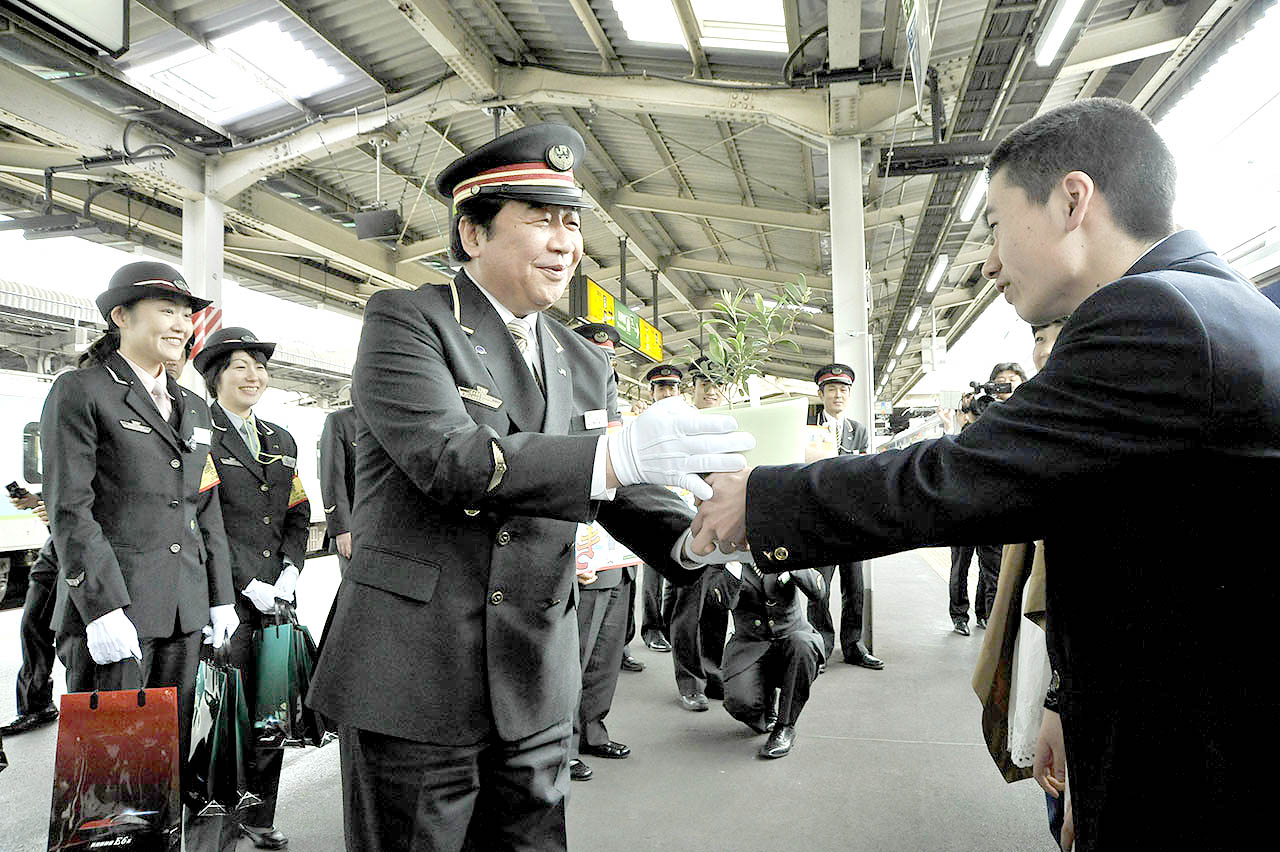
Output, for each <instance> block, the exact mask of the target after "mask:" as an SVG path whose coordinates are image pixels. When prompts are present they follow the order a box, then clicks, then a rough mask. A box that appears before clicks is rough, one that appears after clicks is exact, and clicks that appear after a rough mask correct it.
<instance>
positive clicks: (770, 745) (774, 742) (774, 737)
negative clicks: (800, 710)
mask: <svg viewBox="0 0 1280 852" xmlns="http://www.w3.org/2000/svg"><path fill="white" fill-rule="evenodd" d="M795 741H796V726H795V725H783V726H781V727H778V728H774V729H773V733H771V734H769V739H767V740H765V743H764V745H762V746H760V751H759V752H758V754H759V755H760V756H761V757H763V758H767V759H769V760H772V759H774V758H778V757H786V756H787V755H789V754H791V746H792V744H794V743H795Z"/></svg>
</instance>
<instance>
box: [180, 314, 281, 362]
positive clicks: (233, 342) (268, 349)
mask: <svg viewBox="0 0 1280 852" xmlns="http://www.w3.org/2000/svg"><path fill="white" fill-rule="evenodd" d="M241 349H243V350H244V351H246V352H261V353H262V354H263V355H265V356H267V360H268V361H269V360H271V356H272V355H274V354H275V351H276V345H275V344H274V343H267V342H266V341H265V340H259V339H258V338H257V337H254V334H253V332H252V331H250V330H249V329H247V328H240V327H239V326H234V325H233V326H228V327H227V328H220V329H218V330H217V331H215V332H214V333H213V334H211V335H209V339H208V340H206V341H205V342H204V347H203V348H202V349H201V350H200V351H199V352H197V353H196V357H194V358H192V359H191V363H192V364H194V365H195V368H196V370H197V371H198V372H200V373H203V372H204V371H205V368H207V367H208V366H209V365H210V364H211V363H213V362H214V361H215V360H217V358H218V357H219V356H222V355H227V354H230V353H232V352H236V351H238V350H241Z"/></svg>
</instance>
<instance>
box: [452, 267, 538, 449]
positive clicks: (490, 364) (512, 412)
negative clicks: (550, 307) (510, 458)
mask: <svg viewBox="0 0 1280 852" xmlns="http://www.w3.org/2000/svg"><path fill="white" fill-rule="evenodd" d="M454 282H455V284H456V286H457V289H458V302H459V311H460V314H461V316H460V322H461V323H462V325H463V327H464V328H469V329H471V340H472V342H473V343H474V344H476V348H477V352H476V354H478V355H480V360H481V361H482V362H483V363H484V366H485V369H486V370H488V371H489V375H490V376H492V377H493V382H494V387H493V388H492V389H491V392H492V393H493V395H494V396H496V397H498V398H499V399H501V400H502V401H503V407H504V408H505V409H506V412H507V417H509V418H511V422H512V423H514V424H515V425H516V426H517V427H519V429H520V431H522V432H538V431H541V429H542V421H543V417H544V416H545V413H546V400H544V399H543V398H542V391H540V390H538V383H537V382H536V381H535V380H534V378H533V374H532V373H530V372H529V368H528V366H527V365H526V364H525V362H524V358H523V357H521V355H520V351H519V350H518V349H516V343H515V341H514V340H513V339H512V338H511V332H509V331H507V326H506V323H504V322H503V321H502V318H501V317H500V316H498V312H497V311H496V310H494V309H493V305H491V304H490V303H489V300H488V299H487V298H485V295H484V293H481V292H480V288H478V287H477V286H476V285H475V284H473V283H472V282H471V279H470V278H469V277H467V276H466V275H465V274H463V273H458V277H457V278H456V279H454ZM538 325H539V326H541V325H542V323H538ZM481 349H483V350H484V353H483V354H481V352H480V351H479V350H481Z"/></svg>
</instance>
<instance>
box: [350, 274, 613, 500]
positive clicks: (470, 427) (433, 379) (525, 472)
mask: <svg viewBox="0 0 1280 852" xmlns="http://www.w3.org/2000/svg"><path fill="white" fill-rule="evenodd" d="M448 321H449V322H452V321H453V320H452V318H450V319H448ZM352 402H353V403H354V405H355V408H356V412H357V413H358V414H359V415H360V419H361V420H362V421H363V422H364V423H365V425H366V426H367V427H368V429H369V431H370V432H371V433H372V434H373V437H374V438H375V439H376V440H377V442H378V444H379V445H380V446H381V447H382V449H383V450H384V451H385V452H386V453H387V455H388V456H389V457H390V458H391V460H392V461H393V462H394V463H395V465H396V466H397V467H399V468H400V470H401V471H402V472H403V473H404V475H405V476H407V477H408V478H409V479H410V481H412V482H413V484H414V485H415V486H416V487H417V488H418V489H419V490H420V491H422V493H423V494H425V495H426V496H427V497H428V498H429V499H431V500H433V501H435V502H437V503H439V504H440V505H446V506H460V507H477V508H489V509H492V510H495V511H500V512H504V513H507V514H524V515H533V516H536V517H542V518H553V519H558V520H566V521H580V522H581V521H587V520H590V518H591V515H592V509H593V506H592V503H591V500H590V493H589V490H590V483H591V472H592V466H593V464H594V462H595V452H596V444H597V442H598V438H597V437H596V436H590V435H588V436H573V435H543V434H540V433H536V432H518V433H515V434H511V435H505V436H501V437H499V435H498V434H497V433H496V432H495V431H494V430H493V429H491V428H489V427H488V426H483V425H481V424H478V423H477V422H476V421H475V420H473V419H472V417H471V415H470V414H469V413H468V412H467V410H466V407H465V405H464V403H463V401H462V398H461V396H460V395H459V394H458V391H457V381H456V380H455V379H454V376H453V374H452V372H451V371H450V369H449V365H448V363H447V362H446V359H445V354H444V348H443V344H442V342H441V340H440V338H439V335H438V334H437V333H436V331H435V329H434V328H433V327H432V323H431V319H430V318H429V317H428V316H427V315H426V314H425V313H424V311H423V310H422V307H421V297H420V296H418V294H417V293H406V292H403V291H390V290H384V291H382V292H380V293H377V294H375V295H374V297H373V298H371V299H370V300H369V303H368V305H367V306H366V307H365V320H364V329H363V331H362V333H361V335H360V349H359V354H358V355H357V357H356V365H355V369H354V371H353V373H352Z"/></svg>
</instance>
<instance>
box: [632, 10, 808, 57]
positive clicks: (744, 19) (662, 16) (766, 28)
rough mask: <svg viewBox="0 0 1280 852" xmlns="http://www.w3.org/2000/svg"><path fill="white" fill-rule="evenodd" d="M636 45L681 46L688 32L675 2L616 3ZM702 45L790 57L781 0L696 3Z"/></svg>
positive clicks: (696, 15) (684, 45)
mask: <svg viewBox="0 0 1280 852" xmlns="http://www.w3.org/2000/svg"><path fill="white" fill-rule="evenodd" d="M612 2H613V9H614V11H615V12H616V13H617V15H618V20H619V21H621V22H622V29H623V30H624V31H625V32H626V34H627V38H629V39H630V40H631V41H637V42H645V43H647V44H673V45H680V46H681V47H684V48H685V49H686V50H687V49H688V44H687V43H686V42H685V37H684V30H683V29H682V28H681V26H680V19H679V17H677V16H676V10H675V6H674V5H673V4H672V3H671V0H612ZM690 5H691V7H692V8H693V15H694V18H695V19H696V21H697V26H698V41H699V43H700V44H701V45H702V46H703V47H704V48H705V47H723V48H729V49H732V50H759V51H769V52H772V53H786V52H787V50H788V46H787V28H786V21H785V19H784V17H783V12H782V3H781V2H780V0H691V3H690Z"/></svg>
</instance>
